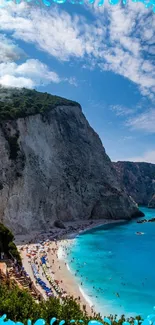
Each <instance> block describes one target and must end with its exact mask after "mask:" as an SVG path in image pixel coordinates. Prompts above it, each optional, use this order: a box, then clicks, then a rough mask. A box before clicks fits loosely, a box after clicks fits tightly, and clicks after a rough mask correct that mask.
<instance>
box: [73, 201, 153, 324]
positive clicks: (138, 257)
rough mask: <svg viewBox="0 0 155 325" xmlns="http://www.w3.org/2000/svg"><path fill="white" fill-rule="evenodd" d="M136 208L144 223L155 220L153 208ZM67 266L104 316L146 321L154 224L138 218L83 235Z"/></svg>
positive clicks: (150, 307)
mask: <svg viewBox="0 0 155 325" xmlns="http://www.w3.org/2000/svg"><path fill="white" fill-rule="evenodd" d="M140 210H141V211H143V212H144V213H145V217H143V218H145V219H150V218H152V217H155V209H148V208H146V207H140ZM143 218H141V219H143ZM136 232H142V233H143V234H142V235H137V234H136ZM67 265H68V269H69V270H70V271H71V273H72V274H73V275H74V276H75V278H76V281H77V282H78V285H79V288H80V290H81V293H82V294H83V295H84V296H85V298H86V300H87V301H88V303H89V304H90V305H93V306H94V309H95V310H96V311H97V312H100V314H101V315H102V316H108V315H110V314H113V315H114V314H117V315H118V316H121V315H122V314H124V315H125V316H126V317H130V316H136V315H141V316H142V317H144V318H145V317H147V315H149V314H151V313H153V308H154V306H155V222H154V223H143V224H138V223H137V219H136V220H132V221H130V222H121V223H117V224H115V223H113V224H109V225H104V226H100V227H96V228H93V229H91V230H89V231H86V232H84V233H82V234H80V235H78V236H77V237H76V238H75V239H74V240H73V243H72V246H71V248H70V249H69V253H68V256H67Z"/></svg>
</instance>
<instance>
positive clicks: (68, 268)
mask: <svg viewBox="0 0 155 325" xmlns="http://www.w3.org/2000/svg"><path fill="white" fill-rule="evenodd" d="M66 266H67V270H68V271H69V272H70V273H71V269H70V267H69V265H68V264H66Z"/></svg>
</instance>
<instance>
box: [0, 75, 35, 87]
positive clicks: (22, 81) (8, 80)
mask: <svg viewBox="0 0 155 325" xmlns="http://www.w3.org/2000/svg"><path fill="white" fill-rule="evenodd" d="M0 84H1V85H2V86H6V87H17V88H22V87H25V88H33V87H34V86H35V84H34V82H33V81H32V80H31V79H29V78H23V77H14V76H11V75H7V74H6V75H4V76H2V77H1V78H0Z"/></svg>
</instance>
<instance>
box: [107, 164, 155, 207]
mask: <svg viewBox="0 0 155 325" xmlns="http://www.w3.org/2000/svg"><path fill="white" fill-rule="evenodd" d="M113 166H114V167H115V169H116V172H117V175H118V178H119V181H120V183H121V184H122V188H124V190H125V191H126V192H127V194H128V195H130V196H131V197H132V198H133V199H134V200H135V202H137V203H138V204H139V205H146V206H149V207H153V205H154V207H155V203H153V202H155V196H154V199H152V197H153V195H154V193H155V164H151V163H143V162H140V163H137V162H128V161H118V162H116V163H113ZM151 202H152V203H151Z"/></svg>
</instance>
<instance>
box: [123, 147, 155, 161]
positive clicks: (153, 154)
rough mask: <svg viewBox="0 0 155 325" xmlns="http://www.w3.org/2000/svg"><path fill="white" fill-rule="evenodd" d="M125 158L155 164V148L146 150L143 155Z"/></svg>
mask: <svg viewBox="0 0 155 325" xmlns="http://www.w3.org/2000/svg"><path fill="white" fill-rule="evenodd" d="M125 160H126V161H135V162H149V163H152V164H155V150H152V151H151V150H150V151H146V152H145V153H144V154H142V155H141V156H137V157H136V156H135V157H131V158H128V159H125Z"/></svg>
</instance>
